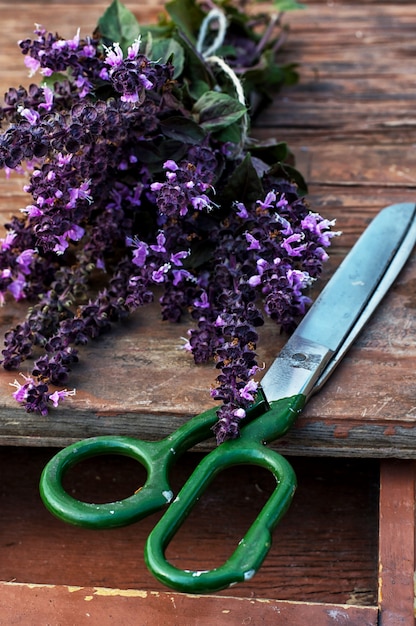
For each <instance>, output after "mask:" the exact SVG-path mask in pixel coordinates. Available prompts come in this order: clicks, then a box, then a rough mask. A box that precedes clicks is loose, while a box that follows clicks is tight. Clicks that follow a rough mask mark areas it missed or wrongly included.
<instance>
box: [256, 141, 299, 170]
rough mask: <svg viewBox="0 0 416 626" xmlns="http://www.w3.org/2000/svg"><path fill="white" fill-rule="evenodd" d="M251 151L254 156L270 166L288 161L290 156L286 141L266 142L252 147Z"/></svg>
mask: <svg viewBox="0 0 416 626" xmlns="http://www.w3.org/2000/svg"><path fill="white" fill-rule="evenodd" d="M249 150H250V152H251V154H252V155H253V156H256V157H257V158H259V159H261V160H262V161H264V162H265V163H268V164H269V165H274V163H277V162H283V161H286V159H287V158H288V156H290V151H289V148H288V145H287V143H286V142H284V141H280V142H275V141H264V142H261V143H257V144H255V145H250V147H249Z"/></svg>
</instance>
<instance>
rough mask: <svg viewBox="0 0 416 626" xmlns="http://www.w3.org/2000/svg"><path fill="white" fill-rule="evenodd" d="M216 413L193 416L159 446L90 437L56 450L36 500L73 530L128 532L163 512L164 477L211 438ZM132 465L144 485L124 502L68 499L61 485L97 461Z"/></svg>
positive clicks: (167, 494) (128, 439)
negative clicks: (105, 458)
mask: <svg viewBox="0 0 416 626" xmlns="http://www.w3.org/2000/svg"><path fill="white" fill-rule="evenodd" d="M216 419H217V417H216V413H215V410H214V409H212V410H209V411H206V412H205V413H202V414H200V415H197V416H196V417H194V418H192V419H191V420H190V421H189V422H187V423H185V424H184V425H183V426H181V427H180V428H178V430H176V431H175V432H173V433H172V434H171V435H169V436H168V437H166V438H165V439H161V440H160V441H141V440H140V439H134V438H133V437H117V436H106V435H104V436H102V437H91V438H89V439H84V440H83V441H79V442H77V443H73V444H72V445H70V446H68V447H66V448H64V449H63V450H60V451H59V452H58V453H57V454H56V455H55V456H54V457H53V458H52V459H51V460H50V461H49V462H48V463H47V465H46V466H45V468H44V470H43V472H42V475H41V478H40V485H39V489H40V495H41V498H42V500H43V503H44V505H45V506H46V508H47V509H48V510H49V511H50V512H51V513H52V514H53V515H55V516H56V517H58V518H59V519H62V520H63V521H65V522H69V523H70V524H75V525H76V526H83V527H86V528H94V529H102V528H117V527H120V526H127V525H128V524H132V523H133V522H136V521H138V520H140V519H143V518H144V517H147V516H148V515H150V514H151V513H154V512H155V511H158V510H160V509H162V508H163V507H165V506H166V505H167V504H169V502H170V501H171V500H172V499H173V493H172V490H171V487H170V483H169V471H170V468H171V466H172V465H173V464H174V463H175V462H176V461H177V459H178V458H179V457H180V455H181V454H183V452H185V451H186V450H188V449H189V448H190V447H192V446H193V445H195V444H196V443H199V442H200V441H204V440H205V439H208V438H209V437H212V430H211V428H212V426H213V425H214V424H215V422H216ZM106 454H107V455H110V454H111V455H120V456H127V457H130V458H133V459H135V460H136V461H138V463H140V464H141V465H142V466H143V467H144V468H145V469H146V471H147V479H146V482H145V484H144V485H143V486H142V487H141V488H140V489H139V490H138V491H137V492H136V493H134V494H133V495H131V496H130V497H128V498H125V499H124V500H117V501H115V502H106V503H104V504H93V503H90V502H81V501H80V500H76V499H75V498H73V497H72V496H70V495H69V494H68V493H67V492H66V491H65V489H64V488H63V485H62V481H63V478H64V476H65V474H66V473H67V472H68V470H69V469H70V468H71V467H73V466H74V465H76V464H77V463H80V462H81V461H83V460H85V459H89V458H92V457H95V456H102V455H106Z"/></svg>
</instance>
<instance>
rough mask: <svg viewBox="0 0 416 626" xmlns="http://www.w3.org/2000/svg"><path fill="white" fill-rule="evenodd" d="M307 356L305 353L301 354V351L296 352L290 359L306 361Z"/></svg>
mask: <svg viewBox="0 0 416 626" xmlns="http://www.w3.org/2000/svg"><path fill="white" fill-rule="evenodd" d="M307 358H308V357H307V356H306V354H303V352H296V353H295V354H293V355H292V359H293V360H294V361H306V359H307Z"/></svg>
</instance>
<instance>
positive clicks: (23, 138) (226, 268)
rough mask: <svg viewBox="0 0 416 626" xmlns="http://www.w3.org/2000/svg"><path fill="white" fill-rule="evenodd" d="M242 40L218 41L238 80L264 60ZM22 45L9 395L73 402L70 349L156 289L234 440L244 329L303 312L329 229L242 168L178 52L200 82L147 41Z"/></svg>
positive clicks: (247, 361)
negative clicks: (32, 80)
mask: <svg viewBox="0 0 416 626" xmlns="http://www.w3.org/2000/svg"><path fill="white" fill-rule="evenodd" d="M224 10H228V8H227V7H226V6H225V7H224ZM233 11H234V9H233ZM233 11H231V13H230V15H229V18H230V22H233V20H234V12H233ZM239 19H243V20H244V19H245V18H244V16H240V18H239ZM246 26H247V29H246V31H247V32H246V37H247V38H246V39H245V38H244V36H243V35H241V32H242V31H241V29H240V28H239V33H240V34H239V35H238V36H237V34H236V32H235V31H234V28H230V31H229V33H227V42H228V43H227V42H226V43H227V45H228V48H227V49H228V50H229V46H231V47H233V46H234V47H235V55H234V56H233V55H231V57H232V58H233V60H232V61H231V57H230V59H228V61H229V63H230V64H231V65H232V66H233V68H234V70H235V71H236V72H237V73H238V71H239V67H240V66H239V63H241V61H239V59H244V62H245V63H247V62H249V61H250V59H251V60H252V62H253V64H255V65H256V64H258V63H259V62H260V60H261V59H262V60H264V59H265V57H262V51H261V50H259V49H258V47H257V46H256V44H255V42H256V41H257V37H258V35H257V34H256V33H254V32H253V34H252V36H251V35H250V32H251V31H250V28H251V26H250V23H249V22H247V24H246ZM172 32H173V31H172ZM123 43H124V44H126V42H123ZM19 46H20V49H21V51H22V53H23V55H24V57H25V65H26V67H27V68H28V70H29V72H30V74H31V75H35V74H36V73H40V75H41V77H42V78H41V80H42V81H44V80H45V79H46V83H43V84H42V85H41V86H40V85H39V86H38V85H35V84H32V85H31V86H30V87H29V88H28V89H24V88H22V87H19V88H10V89H9V91H8V92H7V94H6V95H5V100H4V104H3V106H2V107H1V108H0V122H1V133H0V167H2V168H4V169H6V171H7V173H8V174H9V173H10V171H11V170H15V171H16V172H22V171H24V169H26V170H27V182H26V184H25V187H24V190H25V192H26V193H27V194H28V196H29V199H28V202H27V204H26V206H25V207H23V208H22V210H21V214H20V216H18V217H13V218H12V219H11V220H10V222H9V224H7V225H6V234H5V236H4V237H3V239H2V240H1V241H0V304H2V305H3V304H4V305H6V304H7V301H8V299H9V298H14V299H16V300H25V299H26V300H27V301H28V303H29V305H30V308H29V309H28V314H27V317H26V319H25V320H24V321H23V322H22V323H20V324H17V325H16V326H15V328H13V329H11V330H9V331H8V332H7V333H6V336H5V341H4V348H3V350H2V365H3V367H4V368H6V369H8V370H11V369H17V368H19V367H20V365H21V363H22V362H23V361H28V362H29V361H30V362H31V373H30V375H27V376H25V377H24V378H23V382H19V381H18V380H16V381H15V383H13V386H14V387H15V391H14V392H13V396H14V397H15V399H16V401H17V402H19V404H21V405H22V406H24V407H25V409H26V410H27V411H29V412H37V413H40V414H42V415H46V414H47V413H48V411H49V410H50V408H51V407H52V408H55V407H57V405H58V404H59V403H60V402H61V401H63V400H66V399H67V398H71V396H73V395H74V393H75V391H74V390H68V388H67V384H68V382H69V379H70V374H71V369H72V368H73V367H74V366H75V365H76V363H77V361H78V359H79V358H81V356H82V347H83V346H84V345H85V344H87V343H88V342H89V341H91V340H92V339H95V338H96V337H99V336H100V335H102V334H103V333H106V332H109V331H111V329H112V327H113V325H114V324H115V323H117V322H119V321H120V320H122V319H124V318H125V317H126V316H127V315H129V314H130V313H131V312H132V311H133V310H135V309H137V308H138V307H140V306H144V305H145V304H147V303H148V302H151V301H152V300H153V299H154V293H155V290H156V288H157V289H158V290H159V292H160V290H161V295H160V297H159V302H160V306H161V315H162V318H163V319H166V320H170V321H172V322H177V321H179V320H181V319H182V318H183V317H186V318H187V319H188V321H189V326H191V328H190V330H189V332H188V338H187V341H186V345H185V347H186V350H187V351H189V352H190V353H191V354H192V356H193V358H194V361H195V362H196V363H204V362H207V361H209V360H213V361H214V363H215V367H216V369H217V372H218V375H217V380H216V384H215V386H214V388H213V389H212V390H211V396H212V397H213V398H214V399H215V400H217V401H218V402H219V403H220V406H219V408H218V422H217V424H216V426H215V427H214V432H215V434H216V437H217V441H218V443H221V442H222V441H224V440H225V439H228V438H232V437H236V436H238V433H239V428H240V424H241V421H242V420H244V418H245V415H246V411H247V409H248V408H249V406H250V404H251V403H252V402H254V400H255V398H256V393H257V389H258V382H257V380H256V375H257V374H258V372H259V370H260V366H259V364H258V362H257V355H256V350H257V343H258V341H259V335H258V328H259V327H260V326H261V325H262V324H263V322H264V316H265V315H268V316H270V317H271V318H272V319H273V320H274V321H275V322H276V323H277V324H279V325H280V326H281V327H282V328H283V329H284V330H286V331H290V330H291V329H293V327H294V325H295V324H296V323H297V321H298V320H299V318H300V317H301V316H302V315H303V314H304V313H305V311H306V308H307V306H308V303H309V297H308V296H307V290H308V289H309V287H310V286H311V284H312V283H313V281H314V280H315V279H317V278H318V277H319V275H320V272H321V269H322V264H323V262H324V261H325V260H326V259H327V256H328V255H327V252H326V249H327V248H328V246H329V245H330V243H331V239H332V237H333V236H334V235H335V234H336V233H335V232H333V230H332V227H333V225H334V224H333V222H332V221H330V220H327V219H324V218H322V217H321V216H320V215H319V214H318V213H316V212H312V211H310V210H309V208H308V206H307V204H306V202H305V201H304V199H303V198H302V197H301V195H300V193H299V190H298V189H297V187H296V186H295V185H294V184H293V183H291V182H289V181H288V180H287V179H286V177H285V176H284V175H279V176H276V175H275V174H274V172H276V171H277V170H276V168H273V167H272V166H273V165H274V164H273V163H272V162H263V163H260V160H259V159H258V158H257V161H256V162H257V164H260V167H259V168H258V170H259V172H260V173H258V172H257V171H256V168H255V166H254V163H255V160H251V157H250V152H249V149H248V147H247V146H246V145H244V137H245V132H246V127H245V128H244V130H242V129H241V128H240V127H239V120H240V119H241V106H242V105H241V103H240V102H238V103H237V105H238V111H237V109H235V103H233V99H232V96H229V95H228V94H229V85H228V86H227V87H226V88H224V85H223V84H222V83H223V77H221V76H219V74H218V76H217V73H216V72H213V71H212V68H210V67H209V66H208V65H207V66H206V68H205V69H206V71H205V72H202V70H201V67H202V66H201V65H200V63H201V61H200V55H199V54H198V53H197V51H196V50H192V44H191V43H190V41H187V44H186V46H187V49H186V55H185V50H182V53H183V56H184V58H185V59H186V58H187V59H192V58H193V59H194V61H195V60H196V59H198V64H197V67H198V70H197V75H196V74H195V69H194V68H195V66H194V65H193V64H192V63H190V67H189V68H188V67H187V66H186V64H185V66H184V67H183V68H181V67H175V66H174V65H173V64H172V58H171V57H169V58H167V59H163V58H162V57H161V56H160V55H159V54H158V55H156V58H157V60H154V57H151V56H150V54H148V51H149V50H150V51H151V37H149V36H148V37H147V39H146V46H145V47H144V49H142V48H143V47H142V45H141V40H140V39H136V40H135V41H133V42H128V43H127V44H126V45H122V42H117V41H114V42H109V41H108V40H107V39H105V40H103V39H101V38H100V36H99V35H98V34H97V33H96V34H94V35H93V36H92V37H87V38H82V37H81V35H80V32H79V31H78V32H77V33H75V35H74V36H73V37H72V38H71V39H63V38H61V37H59V36H58V35H54V34H51V33H48V32H47V31H46V29H44V28H43V27H42V26H38V27H37V28H36V30H35V38H34V39H33V40H31V39H25V40H22V41H21V42H20V44H19ZM169 46H171V47H172V49H174V50H176V51H178V46H180V44H179V43H178V41H177V40H176V39H175V40H169ZM244 50H245V53H244ZM246 53H247V54H246ZM192 55H193V56H192ZM178 58H180V54H178ZM195 62H196V61H195ZM269 62H270V60H268V61H267V63H269ZM173 63H175V54H174V55H173ZM192 72H194V73H192ZM174 76H175V79H174V78H173V77H174ZM201 81H202V83H203V82H204V81H207V82H206V83H205V84H206V91H209V92H210V94H211V95H210V98H208V100H207V101H209V103H210V104H209V106H208V107H207V109H203V107H202V109H201V106H202V105H201V99H200V95H201V94H200V93H199V92H198V90H200V89H201V84H202V83H201ZM217 93H220V95H221V98H222V100H221V102H223V101H224V96H226V99H227V98H228V99H227V102H228V105H229V112H228V113H227V112H222V111H220V110H219V109H218V105H215V94H217ZM202 101H204V99H203V98H202ZM213 103H214V104H213ZM237 105H236V106H237ZM216 107H217V108H216ZM233 107H234V108H233ZM236 111H237V112H236ZM222 115H224V118H222ZM227 115H230V117H227ZM233 115H234V117H233ZM97 279H98V281H97ZM98 284H99V285H100V287H99V288H98ZM51 387H52V388H51Z"/></svg>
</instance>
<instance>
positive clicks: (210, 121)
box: [192, 91, 247, 131]
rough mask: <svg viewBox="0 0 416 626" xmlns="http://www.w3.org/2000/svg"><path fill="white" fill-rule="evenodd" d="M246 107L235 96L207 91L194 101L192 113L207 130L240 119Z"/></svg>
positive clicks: (221, 126)
mask: <svg viewBox="0 0 416 626" xmlns="http://www.w3.org/2000/svg"><path fill="white" fill-rule="evenodd" d="M246 112H247V109H246V107H245V106H244V105H243V104H241V103H240V102H239V101H238V100H236V99H235V98H232V97H231V96H228V95H227V94H225V93H218V92H217V91H207V92H206V93H204V94H203V95H202V96H201V97H200V98H199V100H197V102H195V104H194V107H193V110H192V113H193V114H194V115H195V117H196V118H197V120H198V123H199V124H200V125H201V126H202V128H204V129H205V130H207V131H217V130H221V129H222V128H226V127H227V126H229V125H230V124H233V123H234V122H236V121H237V120H239V119H241V118H242V117H243V115H245V114H246Z"/></svg>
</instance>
